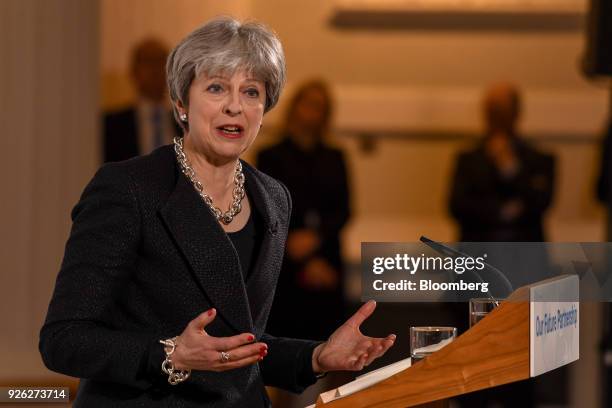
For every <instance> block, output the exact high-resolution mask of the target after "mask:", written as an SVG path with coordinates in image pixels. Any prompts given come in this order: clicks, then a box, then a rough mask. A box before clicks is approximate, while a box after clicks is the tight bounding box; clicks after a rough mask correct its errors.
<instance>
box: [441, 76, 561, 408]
mask: <svg viewBox="0 0 612 408" xmlns="http://www.w3.org/2000/svg"><path fill="white" fill-rule="evenodd" d="M482 107H483V117H484V122H485V126H486V128H485V136H484V138H483V139H482V140H481V141H480V142H479V143H478V145H477V146H476V147H475V148H474V149H472V150H470V151H468V152H464V153H461V154H460V155H459V157H458V158H457V162H456V166H455V173H454V175H453V178H452V184H451V194H450V205H449V206H450V212H451V214H452V216H453V217H454V218H455V219H456V220H457V222H458V224H459V227H460V240H461V241H463V242H543V241H544V240H545V234H544V231H543V225H542V219H543V216H544V213H545V212H546V210H547V209H548V208H549V206H550V204H551V201H552V197H553V186H554V157H553V156H551V155H548V154H545V153H542V152H540V151H538V150H536V149H535V148H533V147H532V146H531V145H530V144H529V143H527V142H526V141H524V140H522V139H521V138H520V137H519V135H518V134H517V123H518V120H519V117H520V113H521V100H520V94H519V91H518V89H517V88H516V87H515V86H514V85H512V84H510V83H505V82H504V83H497V84H493V85H492V86H490V87H489V89H488V90H487V91H486V92H485V96H484V99H483V105H482ZM527 249H529V250H530V253H529V256H536V257H541V258H542V259H541V262H542V264H544V265H546V264H547V256H546V254H545V253H543V252H542V251H541V250H540V249H539V248H535V249H533V250H532V249H531V248H527ZM527 249H526V250H527ZM532 261H533V260H532ZM504 272H506V273H507V274H508V273H512V271H504ZM512 278H513V279H511V280H512V282H513V284H515V287H518V286H521V284H520V283H519V284H518V285H517V284H516V283H517V279H520V276H519V277H517V276H512ZM526 278H527V279H528V278H529V277H526ZM467 307H468V306H467V304H463V303H461V304H458V305H453V313H454V314H455V320H456V322H457V326H458V327H459V329H460V331H464V330H467V328H468V313H467ZM534 398H535V396H534V384H533V382H532V381H530V380H527V381H523V382H520V383H516V384H511V385H506V386H501V387H497V388H494V389H491V390H485V391H481V392H475V393H471V394H467V395H464V396H462V397H460V398H458V400H459V402H460V404H461V406H462V407H466V408H484V407H488V406H489V404H490V403H492V402H497V403H498V404H500V405H501V406H502V407H508V408H510V407H513V408H514V407H522V408H529V407H533V406H535V405H534ZM500 405H496V406H500Z"/></svg>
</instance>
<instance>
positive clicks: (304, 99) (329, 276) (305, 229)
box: [257, 80, 350, 338]
mask: <svg viewBox="0 0 612 408" xmlns="http://www.w3.org/2000/svg"><path fill="white" fill-rule="evenodd" d="M332 103H333V102H332V98H331V95H330V91H329V88H328V86H327V84H326V83H325V82H323V81H320V80H311V81H308V82H306V83H304V84H302V85H301V86H300V87H298V89H297V90H296V92H295V94H294V95H293V97H292V99H291V101H290V102H289V106H288V108H287V113H286V116H285V120H284V123H283V127H282V130H281V132H280V134H281V141H280V142H279V143H278V144H276V145H274V146H271V147H269V148H267V149H265V150H263V151H261V152H260V153H259V155H258V157H257V167H258V168H259V170H261V171H263V172H264V173H267V174H269V175H271V176H272V177H274V178H276V179H278V180H280V181H281V182H282V183H283V184H285V185H286V186H287V188H288V189H289V192H290V193H291V196H292V197H293V198H294V206H293V212H292V213H291V222H290V225H289V236H288V237H287V248H286V254H285V261H284V263H283V268H282V271H281V275H280V278H279V283H278V285H279V290H278V294H277V295H276V298H275V300H274V305H273V307H272V311H271V315H270V321H269V323H268V329H269V330H270V333H277V332H284V333H287V334H288V335H291V336H295V337H300V338H320V337H322V336H327V335H329V333H330V330H332V329H333V327H334V322H336V321H337V320H338V319H342V318H343V317H344V311H345V304H344V296H343V276H344V274H343V262H342V257H341V248H340V232H341V231H342V228H343V227H344V225H345V224H346V222H347V221H348V219H349V216H350V211H349V186H348V180H347V170H346V163H345V159H344V155H343V153H342V152H341V151H340V150H338V149H336V148H333V147H331V146H329V145H328V143H327V141H326V137H327V136H328V135H327V133H328V130H329V126H330V122H331V117H332V111H333V107H332Z"/></svg>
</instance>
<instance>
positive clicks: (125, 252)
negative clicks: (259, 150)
mask: <svg viewBox="0 0 612 408" xmlns="http://www.w3.org/2000/svg"><path fill="white" fill-rule="evenodd" d="M167 80H168V87H169V91H170V97H171V100H172V103H173V109H174V114H175V118H176V120H177V121H178V123H179V124H180V126H181V127H182V129H183V136H182V137H181V138H177V139H175V140H174V145H173V146H164V147H161V148H159V149H157V150H155V151H154V152H153V153H151V154H150V155H147V156H142V157H138V158H135V159H131V160H128V161H124V162H118V163H111V164H107V165H105V166H103V167H102V168H101V169H100V170H99V171H98V172H97V174H96V175H95V176H94V178H93V179H92V180H91V182H90V183H89V185H88V186H87V187H86V188H85V190H84V192H83V194H82V196H81V199H80V201H79V203H78V204H77V205H76V206H75V208H74V210H73V212H72V220H73V226H72V230H71V233H70V237H69V239H68V242H67V244H66V250H65V254H64V260H63V262H62V266H61V270H60V272H59V275H58V277H57V282H56V285H55V290H54V293H53V297H52V299H51V303H50V305H49V310H48V314H47V318H46V321H45V324H44V326H43V327H42V329H41V332H40V352H41V354H42V357H43V360H44V362H45V364H46V366H47V367H48V368H49V369H51V370H54V371H57V372H61V373H64V374H67V375H70V376H74V377H79V378H81V379H82V381H81V382H80V385H79V390H78V395H77V398H76V401H75V403H74V407H87V408H92V407H93V408H95V407H104V408H107V407H202V406H211V407H212V406H214V407H225V406H236V407H267V406H269V404H270V403H269V399H268V397H267V395H266V392H265V388H264V385H273V386H277V387H281V388H285V389H287V390H291V391H294V392H301V391H302V390H303V389H304V388H305V387H307V386H308V385H310V384H313V383H314V382H315V381H316V378H317V376H318V375H319V374H322V373H325V372H328V371H334V370H360V369H362V368H363V367H364V366H365V365H367V364H369V363H370V362H371V361H372V360H374V359H375V358H377V357H379V356H381V355H382V354H383V353H385V351H386V350H387V349H388V348H389V347H390V346H391V345H392V344H393V342H394V340H395V336H394V335H389V336H388V337H386V338H371V337H367V336H364V335H363V334H361V333H360V331H359V325H360V324H361V322H363V321H364V320H365V319H366V318H367V317H368V316H369V315H370V314H371V313H372V312H373V311H374V308H375V306H376V305H375V303H374V302H368V303H366V304H365V305H363V306H362V307H361V308H360V309H359V310H358V311H357V313H356V314H355V315H353V316H352V317H351V318H350V319H349V320H348V321H346V322H345V323H344V324H343V325H342V326H340V327H339V328H338V329H337V330H336V331H335V332H334V333H333V334H332V335H331V337H330V338H329V339H328V340H327V341H325V342H312V341H306V340H297V339H288V338H278V337H272V336H269V335H267V334H265V333H264V329H265V326H266V321H267V318H268V314H269V312H270V306H271V304H272V300H273V298H274V291H275V287H276V282H277V279H278V275H279V271H280V267H281V263H282V259H283V251H284V245H285V239H286V237H287V229H288V224H289V217H290V212H291V199H290V196H289V194H288V192H287V189H286V188H285V187H284V186H283V185H282V184H280V183H279V182H277V181H275V180H274V179H272V178H271V177H268V176H266V175H265V174H263V173H261V172H259V171H257V170H256V169H254V168H253V167H251V166H249V165H248V164H246V163H244V162H242V161H241V160H240V156H241V154H242V153H244V152H245V151H246V150H247V149H248V148H249V147H250V146H251V144H252V143H253V141H254V140H255V138H256V136H257V133H258V131H259V129H260V127H261V125H262V119H263V117H264V114H265V113H266V112H267V111H269V110H270V109H272V107H274V105H275V104H276V102H277V101H278V98H279V96H280V93H281V89H282V87H283V85H284V82H285V61H284V55H283V51H282V47H281V44H280V42H279V40H278V38H277V37H276V36H275V35H274V34H273V33H272V32H271V31H270V30H269V29H267V28H266V27H265V26H263V25H261V24H258V23H253V22H250V23H244V24H242V23H240V22H238V21H236V20H233V19H231V18H218V19H215V20H212V21H210V22H208V23H207V24H205V25H204V26H202V27H200V28H198V29H196V30H195V31H194V32H192V33H191V34H189V35H188V36H187V37H186V38H185V39H184V40H182V41H181V42H180V43H179V44H178V45H177V46H176V48H175V49H174V50H173V51H172V52H171V54H170V56H169V57H168V62H167Z"/></svg>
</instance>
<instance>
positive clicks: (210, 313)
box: [208, 308, 215, 316]
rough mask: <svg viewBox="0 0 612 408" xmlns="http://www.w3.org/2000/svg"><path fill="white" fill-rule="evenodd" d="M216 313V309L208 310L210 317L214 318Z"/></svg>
mask: <svg viewBox="0 0 612 408" xmlns="http://www.w3.org/2000/svg"><path fill="white" fill-rule="evenodd" d="M214 312H215V309H214V308H211V309H208V315H209V316H212V315H213V313H214Z"/></svg>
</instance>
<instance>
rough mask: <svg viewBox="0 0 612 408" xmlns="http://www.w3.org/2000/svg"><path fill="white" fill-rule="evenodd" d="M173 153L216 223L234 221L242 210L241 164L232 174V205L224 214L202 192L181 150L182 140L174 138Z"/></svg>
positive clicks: (242, 178) (242, 184) (202, 188)
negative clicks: (215, 219)
mask: <svg viewBox="0 0 612 408" xmlns="http://www.w3.org/2000/svg"><path fill="white" fill-rule="evenodd" d="M174 152H175V153H176V159H177V160H178V162H179V164H180V165H181V169H182V170H183V174H184V175H185V176H187V178H188V179H189V181H191V183H192V184H193V187H195V189H196V191H197V192H198V194H200V197H202V200H204V202H205V203H206V205H208V207H209V208H210V210H211V211H212V212H213V214H214V216H215V218H217V221H219V222H221V223H223V224H225V225H228V224H229V223H230V222H232V220H233V219H234V216H236V214H238V213H239V212H240V210H242V204H241V203H242V199H243V198H244V173H243V172H242V164H241V163H240V160H238V163H237V164H236V171H235V172H234V190H233V191H232V197H233V199H232V203H231V204H230V206H229V209H228V210H227V211H226V212H223V211H221V210H220V209H219V207H215V205H214V204H213V200H212V198H210V196H209V195H208V194H206V193H205V192H204V186H203V185H202V183H200V181H199V180H198V178H197V176H196V173H195V171H194V170H193V168H192V167H191V164H190V163H189V159H187V156H186V155H185V150H184V149H183V138H182V137H175V138H174Z"/></svg>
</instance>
